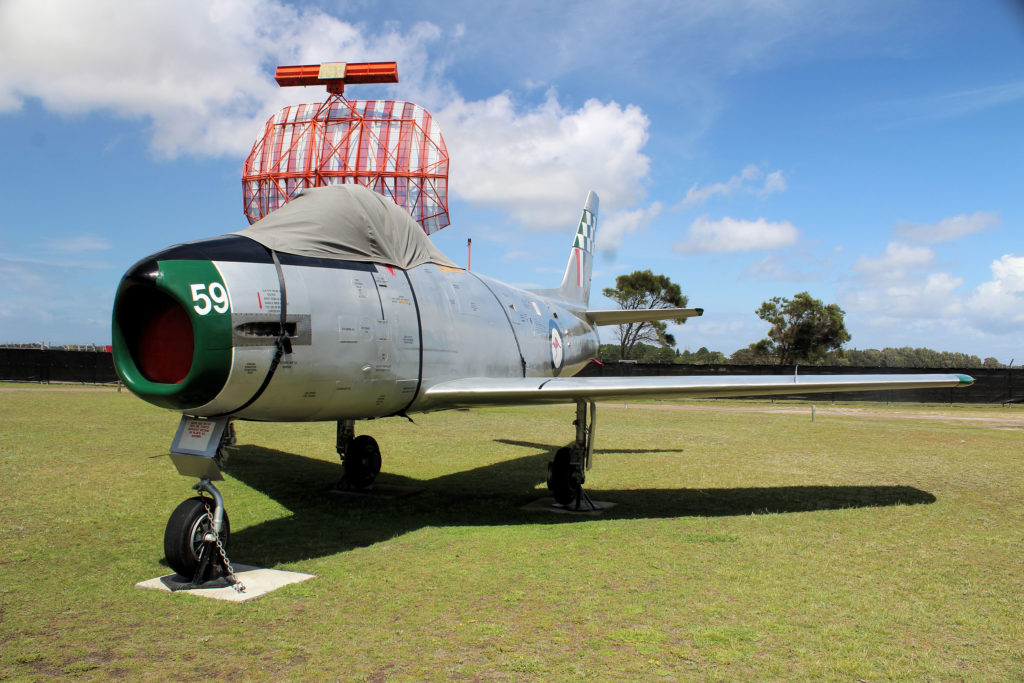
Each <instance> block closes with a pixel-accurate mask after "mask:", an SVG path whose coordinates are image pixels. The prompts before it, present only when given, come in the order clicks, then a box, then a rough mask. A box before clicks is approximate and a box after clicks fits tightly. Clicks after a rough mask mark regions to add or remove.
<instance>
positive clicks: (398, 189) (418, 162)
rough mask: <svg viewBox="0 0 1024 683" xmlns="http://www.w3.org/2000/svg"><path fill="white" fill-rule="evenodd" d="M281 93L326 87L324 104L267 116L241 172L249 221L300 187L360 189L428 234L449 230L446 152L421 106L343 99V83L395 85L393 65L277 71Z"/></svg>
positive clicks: (331, 65) (299, 106) (342, 65)
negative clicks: (349, 186) (294, 88)
mask: <svg viewBox="0 0 1024 683" xmlns="http://www.w3.org/2000/svg"><path fill="white" fill-rule="evenodd" d="M275 79H276V80H277V83H278V85H280V86H282V87H289V86H308V85H325V86H326V87H327V91H328V93H329V96H328V97H327V99H325V100H324V101H323V102H316V103H312V104H297V105H291V106H288V107H285V108H284V109H282V110H281V111H279V112H277V113H276V114H274V115H273V116H271V117H270V118H269V119H268V120H267V123H266V125H265V126H264V130H263V135H262V136H261V137H259V138H258V139H257V140H256V142H255V143H254V144H253V147H252V151H251V152H250V153H249V156H248V158H246V160H245V165H244V166H243V169H242V200H243V206H244V211H245V215H246V217H247V218H248V219H249V222H250V223H254V222H256V221H258V220H259V219H261V218H263V217H264V216H266V215H267V214H268V213H270V212H271V211H273V210H274V209H277V208H279V207H281V206H283V205H284V204H286V203H287V202H289V201H290V200H292V199H293V198H295V197H296V196H297V195H298V193H299V192H301V190H302V189H303V188H307V187H321V186H323V185H330V184H334V183H359V184H360V185H365V186H366V187H368V188H370V189H371V190H373V191H375V192H377V193H379V194H382V195H384V196H386V197H388V198H390V199H392V200H393V201H394V202H395V203H396V204H398V205H399V206H401V207H403V208H404V209H406V210H407V211H408V212H409V214H410V215H411V216H412V217H413V218H414V219H415V220H416V221H417V222H418V223H419V224H420V225H421V226H422V227H423V230H424V232H426V233H427V234H428V235H430V234H433V233H435V232H437V231H438V230H440V229H441V228H444V227H446V226H447V225H449V223H450V221H449V218H448V148H447V147H446V145H445V142H444V137H443V136H442V135H441V130H440V128H439V127H438V125H437V123H436V122H435V121H434V118H433V117H432V116H431V115H430V112H428V111H427V110H426V109H424V108H423V107H421V106H419V105H417V104H413V103H411V102H401V101H396V100H348V99H346V98H345V96H344V92H345V85H347V84H348V85H354V84H364V83H397V82H398V66H397V64H396V63H395V62H373V63H364V64H347V63H345V62H331V63H326V64H320V65H305V66H279V67H278V68H277V73H276V74H275Z"/></svg>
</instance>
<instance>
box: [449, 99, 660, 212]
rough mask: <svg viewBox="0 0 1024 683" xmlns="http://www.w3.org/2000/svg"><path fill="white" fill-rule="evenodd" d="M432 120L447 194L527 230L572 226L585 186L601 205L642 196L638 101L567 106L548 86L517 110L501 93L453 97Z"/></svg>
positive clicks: (642, 124)
mask: <svg viewBox="0 0 1024 683" xmlns="http://www.w3.org/2000/svg"><path fill="white" fill-rule="evenodd" d="M437 119H438V121H439V122H440V123H441V126H442V130H443V131H444V134H445V141H446V142H447V145H448V151H449V154H450V155H451V159H452V161H451V190H452V193H453V194H455V195H456V196H457V197H459V198H462V199H465V200H467V201H470V202H473V203H475V204H478V205H485V206H496V207H500V208H502V209H504V210H505V211H507V212H508V213H509V214H511V215H512V216H513V217H514V218H516V219H517V220H518V221H520V222H521V223H522V224H523V226H524V227H526V228H527V229H528V230H564V229H567V227H571V224H572V222H573V221H575V220H576V218H577V213H578V212H579V210H580V208H581V207H582V206H583V201H584V200H585V199H586V197H587V192H588V191H589V190H595V191H596V192H597V193H598V195H599V196H600V198H601V210H602V211H605V210H606V209H615V208H621V207H628V206H631V205H632V204H634V203H635V202H636V201H638V200H639V199H640V198H641V197H642V196H643V193H644V192H643V185H644V182H645V180H646V179H647V176H648V170H649V164H650V160H649V159H648V158H647V156H645V155H644V154H643V153H642V152H641V150H642V149H643V146H644V144H646V142H647V127H648V125H649V122H648V119H647V117H646V116H645V115H644V113H643V112H642V111H641V110H640V108H639V107H635V106H631V105H630V106H626V107H622V106H620V105H619V104H617V103H615V102H610V103H603V102H599V101H597V100H588V101H587V102H585V103H584V104H583V106H582V107H580V108H579V109H577V110H567V109H565V108H564V107H563V106H562V105H561V104H560V103H559V102H558V99H557V97H556V96H555V93H554V92H553V91H549V92H548V96H547V98H546V99H545V101H544V102H543V103H541V104H540V105H539V106H537V107H534V108H532V109H527V110H526V111H517V109H516V108H515V106H514V105H513V102H512V98H511V96H510V95H509V94H508V93H502V94H500V95H495V96H494V97H491V98H488V99H486V100H479V101H475V102H467V101H465V100H463V99H461V98H458V99H456V100H455V101H453V102H452V103H451V104H449V105H448V106H447V107H445V108H444V109H442V110H441V111H439V112H438V113H437ZM599 221H601V218H600V216H599ZM599 224H600V223H599Z"/></svg>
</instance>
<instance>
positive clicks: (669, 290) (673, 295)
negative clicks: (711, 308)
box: [603, 270, 689, 359]
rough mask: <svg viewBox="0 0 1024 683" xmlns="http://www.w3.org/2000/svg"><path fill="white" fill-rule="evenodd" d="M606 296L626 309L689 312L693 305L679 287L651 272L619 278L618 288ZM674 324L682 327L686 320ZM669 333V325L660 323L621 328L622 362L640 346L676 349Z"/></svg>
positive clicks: (644, 271)
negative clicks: (689, 303) (648, 344)
mask: <svg viewBox="0 0 1024 683" xmlns="http://www.w3.org/2000/svg"><path fill="white" fill-rule="evenodd" d="M603 293H604V295H605V296H606V297H608V298H609V299H611V300H612V301H614V302H615V303H616V304H618V306H619V308H622V309H634V310H635V309H646V308H685V307H686V303H687V301H689V299H687V297H686V295H684V294H683V293H682V291H681V290H680V289H679V285H677V284H675V283H674V282H672V281H671V280H670V279H668V278H667V277H666V276H664V275H655V274H654V273H652V272H651V271H649V270H635V271H633V272H632V273H630V274H629V275H620V276H618V277H617V278H615V287H614V288H612V287H607V288H605V290H604V292H603ZM672 322H674V323H677V324H680V325H681V324H683V323H685V322H686V319H685V318H677V319H673V320H672ZM666 329H667V324H666V323H665V322H664V321H660V320H653V321H648V322H639V323H627V324H625V325H619V330H618V336H619V349H620V355H619V358H623V359H626V358H632V357H633V355H632V354H633V349H634V347H635V346H636V345H637V343H639V342H651V343H654V344H659V345H661V346H669V347H671V346H675V345H676V340H675V338H674V337H673V336H672V335H671V334H668V333H667V332H666Z"/></svg>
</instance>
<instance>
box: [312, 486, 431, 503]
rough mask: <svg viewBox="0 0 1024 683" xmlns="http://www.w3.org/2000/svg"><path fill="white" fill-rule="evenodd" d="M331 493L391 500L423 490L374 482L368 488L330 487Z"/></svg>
mask: <svg viewBox="0 0 1024 683" xmlns="http://www.w3.org/2000/svg"><path fill="white" fill-rule="evenodd" d="M329 490H330V492H331V493H333V494H335V495H338V496H351V497H353V498H380V499H383V500H391V499H394V498H405V497H406V496H411V495H413V494H416V493H420V492H422V491H423V489H422V488H418V487H416V486H393V485H391V484H374V485H373V486H372V487H370V488H368V489H340V488H334V487H332V488H331V489H329Z"/></svg>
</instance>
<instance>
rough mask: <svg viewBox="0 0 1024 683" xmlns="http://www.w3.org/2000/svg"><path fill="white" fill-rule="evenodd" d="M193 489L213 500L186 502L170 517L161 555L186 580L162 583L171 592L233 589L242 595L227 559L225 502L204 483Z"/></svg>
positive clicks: (227, 526)
mask: <svg viewBox="0 0 1024 683" xmlns="http://www.w3.org/2000/svg"><path fill="white" fill-rule="evenodd" d="M192 488H194V489H196V490H197V491H205V492H207V493H209V494H210V495H211V496H213V498H206V497H204V496H195V497H193V498H189V499H188V500H185V501H182V503H181V504H180V505H178V507H176V508H175V509H174V512H172V513H171V517H170V519H169V520H167V527H166V528H165V529H164V555H165V556H166V558H167V564H168V565H169V566H170V567H171V569H173V570H174V571H175V572H176V573H177V574H179V575H180V576H181V577H183V578H185V579H186V580H185V581H176V580H174V579H168V580H165V581H164V583H165V584H167V586H168V587H169V588H170V589H171V590H182V589H190V588H220V587H224V586H233V587H234V588H235V590H241V591H244V590H245V586H243V585H242V584H241V582H239V581H238V579H237V578H236V577H235V575H234V571H233V570H232V568H231V562H230V561H228V557H227V551H226V548H227V544H228V538H229V537H230V535H231V522H230V521H229V520H228V515H227V512H226V511H225V510H224V499H223V498H222V497H221V495H220V492H219V491H218V490H217V488H216V487H215V486H214V485H213V484H211V483H210V482H209V480H207V479H203V480H201V481H200V482H199V483H198V484H196V485H195V486H193V487H192ZM211 503H212V504H213V506H212V508H211Z"/></svg>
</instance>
